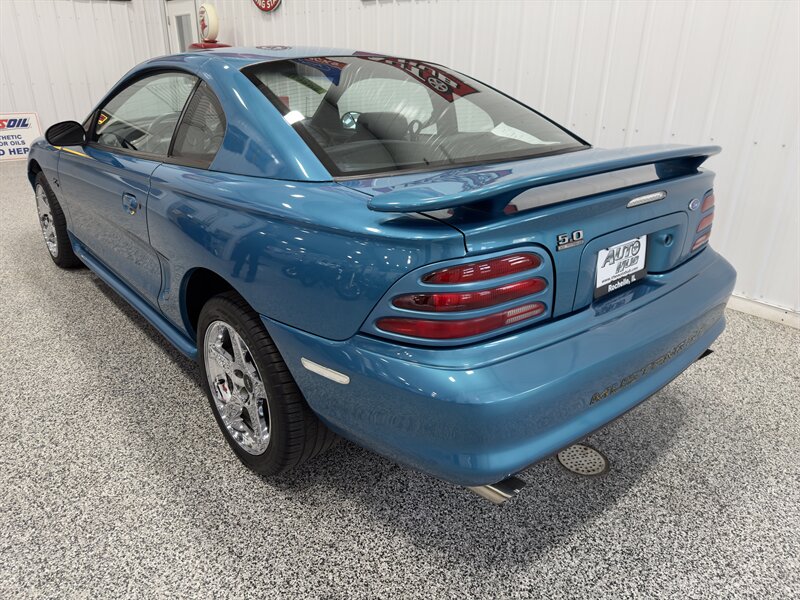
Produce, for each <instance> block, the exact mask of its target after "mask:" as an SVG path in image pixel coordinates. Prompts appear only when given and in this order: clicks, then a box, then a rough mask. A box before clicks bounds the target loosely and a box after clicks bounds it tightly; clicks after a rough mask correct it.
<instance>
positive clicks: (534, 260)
mask: <svg viewBox="0 0 800 600" xmlns="http://www.w3.org/2000/svg"><path fill="white" fill-rule="evenodd" d="M541 264H542V259H541V258H539V257H538V256H537V255H536V254H528V253H525V254H509V255H508V256H501V257H500V258H493V259H491V260H485V261H481V262H474V263H467V264H463V265H455V266H452V267H446V268H444V269H439V270H438V271H434V272H432V273H428V274H427V275H425V276H424V277H423V278H422V281H423V282H425V283H434V284H435V283H439V284H441V283H444V284H447V283H471V282H473V281H485V280H487V279H495V278H497V277H504V276H506V275H513V274H514V273H521V272H523V271H529V270H531V269H535V268H536V267H538V266H539V265H541Z"/></svg>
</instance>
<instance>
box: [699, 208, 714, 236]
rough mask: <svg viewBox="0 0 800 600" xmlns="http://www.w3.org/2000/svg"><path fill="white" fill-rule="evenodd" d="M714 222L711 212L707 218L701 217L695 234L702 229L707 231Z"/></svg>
mask: <svg viewBox="0 0 800 600" xmlns="http://www.w3.org/2000/svg"><path fill="white" fill-rule="evenodd" d="M713 222H714V213H713V212H712V213H711V214H710V215H708V216H707V217H703V220H702V221H700V224H699V225H698V226H697V233H700V232H701V231H703V230H704V229H708V228H709V227H711V224H712V223H713Z"/></svg>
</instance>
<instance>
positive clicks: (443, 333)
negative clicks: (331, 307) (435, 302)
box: [376, 302, 545, 340]
mask: <svg viewBox="0 0 800 600" xmlns="http://www.w3.org/2000/svg"><path fill="white" fill-rule="evenodd" d="M544 311H545V305H544V304H542V303H541V302H531V303H528V304H523V305H522V306H515V307H514V308H509V309H507V310H504V311H501V312H497V313H493V314H491V315H486V316H485V317H477V318H474V319H457V320H448V321H445V320H433V319H413V318H406V317H384V318H382V319H378V322H377V323H376V326H377V327H378V328H379V329H382V330H384V331H388V332H390V333H396V334H399V335H407V336H411V337H417V338H424V339H429V340H451V339H458V338H467V337H472V336H475V335H480V334H482V333H486V332H487V331H492V330H493V329H499V328H501V327H505V326H507V325H513V324H516V323H519V322H520V321H526V320H528V319H532V318H534V317H538V316H539V315H541V314H542V313H543V312H544Z"/></svg>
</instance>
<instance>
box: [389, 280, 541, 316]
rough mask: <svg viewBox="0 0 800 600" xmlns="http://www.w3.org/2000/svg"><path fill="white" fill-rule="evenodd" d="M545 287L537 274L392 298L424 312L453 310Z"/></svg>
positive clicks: (481, 305) (505, 299)
mask: <svg viewBox="0 0 800 600" xmlns="http://www.w3.org/2000/svg"><path fill="white" fill-rule="evenodd" d="M546 287H547V282H546V281H545V280H544V279H542V278H541V277H534V278H533V279H523V280H522V281H515V282H513V283H507V284H505V285H501V286H498V287H496V288H491V289H488V290H477V291H474V292H429V293H422V294H404V295H402V296H398V297H397V298H395V299H394V300H392V304H394V305H395V306H396V307H397V308H405V309H408V310H420V311H424V312H454V311H459V310H474V309H477V308H486V307H488V306H494V305H495V304H502V303H503V302H508V301H510V300H516V299H517V298H522V297H523V296H529V295H531V294H537V293H539V292H541V291H542V290H543V289H545V288H546Z"/></svg>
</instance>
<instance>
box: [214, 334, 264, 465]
mask: <svg viewBox="0 0 800 600" xmlns="http://www.w3.org/2000/svg"><path fill="white" fill-rule="evenodd" d="M204 344H205V367H206V376H207V377H208V385H209V387H210V388H211V394H212V396H213V397H214V404H215V405H216V407H217V410H218V411H219V415H220V418H221V419H222V422H223V423H224V424H225V428H226V429H227V431H228V433H229V434H230V436H231V437H232V438H233V439H234V441H235V442H236V443H237V444H238V445H239V446H240V447H241V448H242V449H243V450H244V451H246V452H248V453H249V454H262V453H263V452H264V451H265V450H266V449H267V446H268V445H269V439H270V415H269V402H268V400H269V399H268V398H267V392H266V387H265V386H264V380H263V379H262V377H261V374H260V373H259V371H258V367H256V363H255V360H254V359H253V355H252V354H251V353H250V349H249V348H248V347H247V344H246V343H245V341H244V339H242V336H240V335H239V334H238V333H237V332H236V330H235V329H234V328H233V327H232V326H231V325H229V324H228V323H226V322H224V321H214V322H213V323H211V324H210V325H209V326H208V329H206V333H205V341H204Z"/></svg>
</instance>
